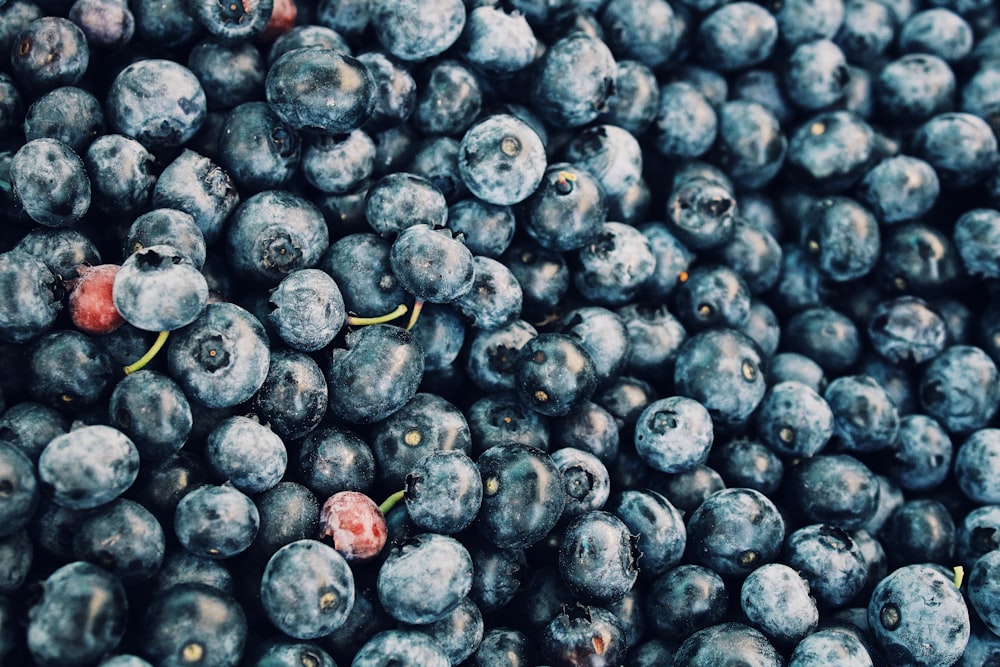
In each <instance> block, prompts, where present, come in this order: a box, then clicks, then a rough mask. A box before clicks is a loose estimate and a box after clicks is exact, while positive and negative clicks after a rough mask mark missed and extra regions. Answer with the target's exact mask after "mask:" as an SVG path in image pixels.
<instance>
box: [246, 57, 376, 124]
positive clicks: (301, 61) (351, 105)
mask: <svg viewBox="0 0 1000 667" xmlns="http://www.w3.org/2000/svg"><path fill="white" fill-rule="evenodd" d="M264 89H265V93H266V96H267V102H268V104H270V105H271V108H272V109H273V110H274V112H275V113H276V114H278V116H279V117H280V118H281V120H283V121H284V122H285V123H287V124H288V125H289V126H291V128H292V129H294V130H296V131H299V132H306V133H314V134H347V133H349V132H352V131H353V130H356V129H358V128H359V127H361V126H362V125H364V123H365V121H367V120H368V119H369V118H370V117H371V115H372V111H373V109H374V103H375V95H374V91H375V81H374V79H373V78H372V75H371V73H370V72H369V71H368V68H367V67H366V66H365V65H364V64H363V63H362V62H361V61H359V60H356V59H355V58H352V57H351V56H350V55H347V54H344V53H340V52H338V51H335V50H333V49H328V48H323V47H319V46H311V47H305V48H299V49H293V50H291V51H288V52H286V53H284V54H282V55H281V56H280V57H279V58H278V59H277V60H276V61H274V64H272V65H271V67H270V69H268V71H267V78H266V80H265V82H264ZM332 97H333V98H336V99H337V101H338V102H337V104H329V103H328V100H329V99H331V98H332Z"/></svg>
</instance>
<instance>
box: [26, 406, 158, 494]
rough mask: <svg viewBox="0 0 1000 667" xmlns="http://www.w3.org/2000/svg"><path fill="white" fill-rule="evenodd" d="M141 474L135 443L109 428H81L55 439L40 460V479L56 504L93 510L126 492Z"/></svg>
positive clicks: (97, 426) (96, 426)
mask: <svg viewBox="0 0 1000 667" xmlns="http://www.w3.org/2000/svg"><path fill="white" fill-rule="evenodd" d="M138 473H139V454H138V452H137V450H136V448H135V445H134V444H133V443H132V441H131V440H130V439H129V438H128V437H127V436H125V434H123V433H122V432H121V431H118V430H117V429H114V428H111V427H110V426H102V425H93V426H81V427H80V428H76V429H73V430H72V431H70V432H69V433H66V434H64V435H60V436H57V437H55V438H53V439H52V440H51V441H50V442H49V444H48V445H46V447H45V449H44V450H42V454H41V456H40V457H39V459H38V479H39V481H40V482H41V484H42V488H43V489H45V491H46V493H47V494H48V495H49V496H51V497H52V498H53V500H55V501H56V502H57V503H59V504H60V505H62V506H64V507H68V508H71V509H91V508H94V507H99V506H101V505H104V504H105V503H108V502H111V501H112V500H114V499H115V498H117V497H118V496H120V495H121V494H122V493H124V492H125V491H126V490H127V489H128V488H129V487H130V486H132V483H133V482H134V481H135V479H136V477H137V475H138Z"/></svg>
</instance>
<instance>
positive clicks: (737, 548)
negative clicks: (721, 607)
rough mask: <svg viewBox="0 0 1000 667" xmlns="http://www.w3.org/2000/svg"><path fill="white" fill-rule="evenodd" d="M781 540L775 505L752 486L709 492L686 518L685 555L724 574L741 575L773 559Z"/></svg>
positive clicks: (781, 521) (782, 532) (781, 526)
mask: <svg viewBox="0 0 1000 667" xmlns="http://www.w3.org/2000/svg"><path fill="white" fill-rule="evenodd" d="M721 526H725V528H724V529H723V528H721ZM784 539H785V522H784V519H783V518H782V517H781V514H780V513H779V512H778V509H777V507H775V505H774V503H773V502H772V501H771V500H770V499H768V498H767V496H765V495H764V494H762V493H760V492H759V491H754V490H753V489H746V488H743V489H724V490H722V491H719V492H717V493H713V494H712V495H710V496H709V497H708V498H706V499H705V501H704V502H703V503H702V504H701V505H699V506H698V509H696V510H695V511H694V513H692V514H691V518H690V519H689V520H688V540H687V548H688V555H689V556H690V557H691V558H693V559H694V561H695V562H697V563H699V564H701V565H704V566H705V567H709V568H711V569H713V570H715V571H716V572H718V573H719V574H720V575H722V576H724V577H730V578H742V577H744V576H745V575H747V574H749V573H750V572H751V571H753V570H754V569H756V568H758V567H760V566H761V565H763V564H764V563H769V562H771V561H774V560H775V559H776V558H777V556H778V553H779V552H780V550H781V545H782V542H783V541H784Z"/></svg>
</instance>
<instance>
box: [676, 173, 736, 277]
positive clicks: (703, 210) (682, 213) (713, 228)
mask: <svg viewBox="0 0 1000 667" xmlns="http://www.w3.org/2000/svg"><path fill="white" fill-rule="evenodd" d="M736 210H737V208H736V198H735V197H734V196H733V194H732V190H731V188H729V187H727V186H726V185H724V184H722V183H718V182H715V181H711V180H708V179H705V178H691V179H689V180H686V181H685V182H683V183H682V184H680V185H679V186H678V187H675V188H674V190H673V191H672V192H671V193H670V198H669V199H668V200H667V220H666V223H667V231H669V232H670V233H671V234H673V235H674V236H676V237H677V241H679V242H680V243H681V244H683V246H685V247H686V248H689V249H690V250H693V251H699V250H705V249H709V248H714V247H717V246H721V245H722V244H724V243H726V242H727V241H728V240H729V239H730V238H732V234H733V227H734V225H735V220H736ZM685 268H686V267H685ZM683 270H684V269H683V268H682V269H681V271H683ZM675 279H676V276H675Z"/></svg>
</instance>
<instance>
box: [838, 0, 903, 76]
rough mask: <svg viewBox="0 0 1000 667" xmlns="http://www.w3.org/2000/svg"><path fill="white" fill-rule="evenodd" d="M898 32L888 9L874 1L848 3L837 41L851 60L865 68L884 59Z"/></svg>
mask: <svg viewBox="0 0 1000 667" xmlns="http://www.w3.org/2000/svg"><path fill="white" fill-rule="evenodd" d="M895 32H896V17H895V15H894V14H893V11H892V9H890V8H889V6H888V5H886V4H883V3H880V2H875V1H874V0H847V1H846V2H845V3H844V20H843V22H842V23H841V25H840V29H839V30H838V31H837V34H836V36H835V38H834V39H835V41H836V42H837V45H838V46H840V48H841V49H843V51H844V55H846V56H847V60H848V61H849V62H850V63H852V64H856V65H859V66H865V65H867V64H868V63H871V62H873V61H875V60H876V59H877V58H878V57H879V56H881V55H883V54H884V53H885V52H886V51H887V50H888V48H889V46H890V44H891V43H892V40H893V37H894V36H895Z"/></svg>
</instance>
